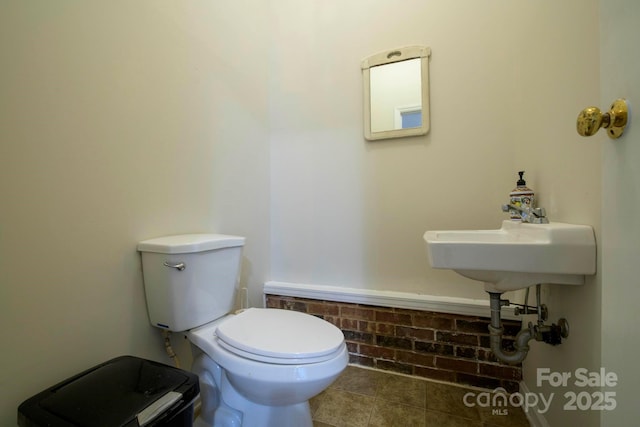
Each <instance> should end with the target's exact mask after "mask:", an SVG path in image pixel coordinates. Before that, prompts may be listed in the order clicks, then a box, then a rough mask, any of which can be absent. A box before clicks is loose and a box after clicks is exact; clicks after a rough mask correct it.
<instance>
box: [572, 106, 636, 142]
mask: <svg viewBox="0 0 640 427" xmlns="http://www.w3.org/2000/svg"><path fill="white" fill-rule="evenodd" d="M628 119H629V107H628V106H627V101H626V100H625V99H617V100H615V101H614V102H613V104H611V109H610V110H609V111H608V112H605V113H603V112H602V111H601V110H600V109H599V108H598V107H587V108H585V109H584V110H582V111H581V112H580V114H578V120H577V122H576V129H577V131H578V133H579V134H580V135H582V136H591V135H595V133H596V132H598V129H600V128H601V127H603V128H605V129H607V135H609V138H611V139H616V138H620V136H622V134H623V132H624V128H625V127H626V126H627V122H628Z"/></svg>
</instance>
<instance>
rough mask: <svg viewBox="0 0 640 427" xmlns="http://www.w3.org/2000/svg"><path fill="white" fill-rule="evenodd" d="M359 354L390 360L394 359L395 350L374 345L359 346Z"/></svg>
mask: <svg viewBox="0 0 640 427" xmlns="http://www.w3.org/2000/svg"><path fill="white" fill-rule="evenodd" d="M360 354H362V355H364V356H371V357H374V358H382V359H390V360H393V359H394V358H395V350H393V349H391V348H385V347H378V346H375V345H366V344H360Z"/></svg>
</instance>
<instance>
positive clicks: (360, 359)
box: [349, 354, 375, 368]
mask: <svg viewBox="0 0 640 427" xmlns="http://www.w3.org/2000/svg"><path fill="white" fill-rule="evenodd" d="M349 363H353V364H354V365H359V366H367V367H369V368H373V367H375V360H374V359H373V358H372V357H364V356H359V355H357V354H350V355H349Z"/></svg>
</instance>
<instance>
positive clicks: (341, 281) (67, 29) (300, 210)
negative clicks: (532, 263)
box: [0, 0, 600, 425]
mask: <svg viewBox="0 0 640 427" xmlns="http://www.w3.org/2000/svg"><path fill="white" fill-rule="evenodd" d="M263 3H264V2H260V1H254V2H251V8H249V7H248V6H247V5H246V4H238V5H234V4H233V3H231V2H225V3H224V5H222V4H221V2H200V1H197V2H189V3H185V4H183V3H180V4H178V3H175V2H171V1H142V2H133V3H132V2H125V1H120V2H110V3H109V4H108V5H106V4H105V3H104V2H73V1H70V0H67V1H59V2H55V4H53V3H39V4H38V5H37V6H36V5H34V4H33V3H26V2H18V1H13V2H10V3H6V4H5V5H3V6H2V10H1V13H0V35H1V37H0V47H1V51H2V53H3V55H2V61H3V62H2V69H3V72H2V76H1V77H0V90H1V91H0V93H2V98H1V101H0V120H1V122H0V124H1V126H0V137H1V140H2V144H1V145H0V159H1V160H0V162H2V165H1V166H2V167H1V168H0V171H1V172H0V174H2V175H1V176H2V179H1V180H0V188H1V190H2V191H1V194H2V195H3V203H2V205H0V206H1V207H0V227H1V228H0V233H1V234H0V245H1V246H0V249H1V253H0V279H1V284H2V286H1V287H0V304H1V310H0V313H1V314H0V319H1V320H2V322H3V324H4V325H8V327H7V329H6V331H7V332H8V336H5V338H4V340H3V342H4V343H5V344H6V346H3V353H2V361H3V363H2V364H0V393H1V395H0V405H2V406H0V424H2V425H5V424H6V425H10V424H11V423H12V420H13V419H14V417H15V407H16V405H17V403H18V402H20V401H21V400H22V399H24V398H25V397H27V396H29V395H30V394H32V393H35V392H36V391H38V390H39V389H41V388H43V387H44V386H47V385H49V384H51V383H52V382H54V381H57V380H60V379H63V378H64V377H66V376H68V375H70V374H72V373H75V372H77V371H78V370H79V369H82V368H85V367H88V366H90V365H92V364H95V363H98V362H101V361H103V360H105V359H106V358H108V357H112V356H116V355H119V354H125V353H130V354H136V355H140V356H144V357H151V358H156V359H159V360H165V359H164V358H163V355H162V353H161V347H160V342H159V337H158V334H157V331H156V330H155V329H153V328H151V327H150V326H149V325H148V321H147V318H146V313H145V311H144V310H145V307H144V296H143V291H142V277H141V270H140V264H139V258H138V255H137V253H136V252H135V244H136V242H137V241H139V240H141V239H145V238H149V237H153V236H157V235H162V234H169V233H181V232H192V231H209V230H213V231H218V232H225V233H235V234H241V235H245V236H247V237H248V243H247V247H246V251H245V255H246V256H245V258H246V259H245V265H244V270H243V279H242V280H243V283H244V284H246V285H248V286H249V287H250V289H251V302H252V304H253V305H259V304H260V283H262V282H264V281H265V280H268V279H272V280H279V281H290V282H297V283H312V284H317V285H325V284H326V285H333V286H346V287H353V288H367V289H376V290H394V291H402V292H409V293H412V292H413V293H422V294H425V293H426V294H434V295H446V296H458V297H469V298H485V293H484V292H483V291H482V287H481V286H479V285H478V284H475V283H473V282H471V281H468V280H466V279H463V278H462V277H459V276H457V275H456V274H455V273H452V272H448V271H437V270H433V269H430V268H429V267H428V265H427V260H426V255H425V249H424V244H423V241H422V234H423V233H424V231H425V230H427V229H444V228H493V227H498V226H499V223H500V221H501V220H502V219H503V218H504V215H503V214H502V213H501V212H500V210H499V206H500V204H501V203H503V202H504V201H505V199H506V195H507V193H508V192H509V191H510V190H511V189H512V187H513V185H514V183H515V178H516V174H515V172H516V171H517V170H520V169H525V170H527V176H528V179H529V181H528V182H529V184H531V186H532V187H533V188H534V189H536V190H537V191H538V193H539V194H540V197H541V203H542V205H544V206H545V207H547V208H548V210H549V213H550V216H551V218H552V219H553V220H561V221H573V222H578V223H588V224H593V225H594V226H596V228H598V223H599V217H598V209H599V200H600V188H599V184H598V183H599V176H600V175H599V174H600V172H599V167H598V165H599V157H598V156H599V154H598V153H599V151H598V150H599V148H598V146H597V144H593V143H590V144H586V143H585V144H580V143H581V142H582V141H579V139H578V137H577V136H576V135H575V133H574V130H573V126H574V124H573V123H574V122H573V121H574V119H575V115H576V114H577V112H578V111H579V110H580V109H581V108H583V107H584V106H586V105H588V104H591V103H597V102H598V101H599V99H598V95H599V90H598V88H597V87H596V86H593V85H591V82H592V81H593V80H594V79H596V80H597V79H598V71H597V60H598V56H597V50H596V53H595V54H594V52H593V50H590V48H592V46H593V44H594V43H597V32H595V33H594V28H596V27H597V0H589V1H587V2H585V1H584V0H572V1H567V2H561V3H558V2H551V1H542V2H527V1H518V2H514V1H506V0H491V1H485V2H478V1H476V0H460V1H457V2H450V1H446V0H438V1H434V2H423V1H418V0H412V1H407V2H406V4H405V6H406V9H405V8H404V7H403V8H402V9H399V8H397V7H394V8H393V10H392V11H390V6H389V3H388V2H387V1H370V0H368V1H364V0H362V1H350V2H324V1H323V2H318V1H313V0H306V1H300V0H272V1H271V2H270V3H268V4H266V5H265V4H263ZM248 10H251V13H249V12H248ZM405 10H406V11H405ZM576 11H577V12H576ZM576 13H579V17H576V15H575V14H576ZM454 34H455V37H453V36H452V35H454ZM410 44H424V45H427V46H430V47H431V48H432V56H431V59H430V71H431V121H432V127H431V131H430V133H429V134H428V135H427V136H426V137H421V138H409V139H402V140H395V141H393V140H392V141H379V142H366V141H365V140H364V138H363V135H362V114H363V112H362V105H361V102H362V96H361V75H360V61H361V59H362V58H364V57H366V56H369V55H370V54H372V53H375V52H379V51H382V50H385V49H389V48H394V47H398V46H404V45H410ZM568 52H571V55H568V54H567V53H568ZM594 64H596V68H593V66H594ZM576 188H577V190H576ZM597 283H598V279H596V280H594V281H592V282H591V283H590V284H588V285H587V286H585V287H582V288H576V289H571V290H559V291H557V293H558V295H559V296H558V298H557V299H555V300H550V301H548V303H549V305H550V308H551V310H552V316H554V320H555V318H556V317H557V316H559V315H566V316H567V317H569V320H570V321H571V322H572V324H578V325H581V324H582V323H583V322H585V323H584V324H585V326H586V327H587V328H589V329H586V330H583V331H579V329H580V328H578V331H577V332H574V333H575V334H576V335H575V336H577V337H578V338H576V339H575V340H574V339H572V340H571V341H567V344H566V346H565V345H563V347H562V348H561V350H560V351H561V352H563V353H562V354H563V357H567V358H568V359H569V360H577V361H578V362H581V359H580V357H581V356H580V355H582V354H587V353H589V354H590V353H597V354H599V351H600V346H599V341H598V340H597V339H593V340H592V339H590V338H589V337H588V334H587V331H588V330H591V329H592V328H593V327H594V326H597V325H598V322H599V320H598V319H599V317H598V316H599V314H596V315H595V317H592V316H593V314H591V313H587V312H582V311H581V308H580V307H581V305H576V306H575V307H572V306H571V304H570V302H572V301H578V302H584V304H585V306H586V307H590V308H596V310H597V306H598V304H599V301H600V300H599V298H600V297H599V290H598V289H599V288H598V286H599V285H598V284H597ZM551 292H555V291H551ZM534 345H536V344H534ZM548 351H549V350H547V349H543V350H541V351H538V353H536V354H535V355H533V356H532V357H531V358H530V359H529V360H528V362H527V363H528V364H530V366H532V367H534V366H536V364H540V363H545V364H548V363H552V358H553V353H549V354H547V353H545V352H548ZM554 351H555V350H554ZM596 359H597V356H593V357H591V358H590V359H589V360H587V362H588V363H590V364H598V363H599V361H597V360H596ZM553 363H555V362H553ZM576 363H577V362H576ZM552 366H555V365H552ZM596 415H597V414H596ZM587 416H589V415H587ZM587 421H588V420H587ZM552 425H554V424H552Z"/></svg>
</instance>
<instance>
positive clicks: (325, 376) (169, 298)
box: [138, 234, 348, 427]
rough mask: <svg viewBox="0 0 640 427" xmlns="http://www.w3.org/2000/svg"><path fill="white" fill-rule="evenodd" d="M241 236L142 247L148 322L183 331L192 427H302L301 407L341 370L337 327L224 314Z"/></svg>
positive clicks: (305, 417)
mask: <svg viewBox="0 0 640 427" xmlns="http://www.w3.org/2000/svg"><path fill="white" fill-rule="evenodd" d="M243 245H244V237H237V236H227V235H221V234H186V235H178V236H167V237H160V238H156V239H151V240H145V241H143V242H140V243H139V244H138V251H140V252H141V253H142V266H143V275H144V287H145V293H146V298H147V310H148V312H149V319H150V321H151V324H152V325H154V326H156V327H158V328H162V329H167V330H171V331H175V332H181V331H187V332H186V335H187V337H188V338H189V340H190V341H191V343H192V348H193V349H194V361H193V366H192V371H193V372H194V373H196V374H197V375H198V376H199V377H200V394H201V399H202V408H201V414H200V417H199V418H198V420H197V421H196V426H203V427H204V426H207V427H211V426H215V427H240V426H245V427H246V426H249V427H312V422H311V412H310V409H309V402H308V401H309V399H310V398H311V397H313V396H315V395H317V394H318V393H320V392H322V391H323V390H324V389H325V388H327V387H328V386H329V385H330V384H331V383H332V382H333V381H334V380H335V379H336V378H337V377H338V375H339V374H340V373H341V372H342V370H343V369H344V368H345V367H346V365H347V362H348V353H347V348H346V345H345V343H344V336H343V334H342V331H340V329H338V328H336V327H335V326H334V325H332V324H330V323H328V322H326V321H324V320H322V319H319V318H317V317H314V316H311V315H308V314H303V313H299V312H294V311H288V310H279V309H262V308H250V309H247V310H244V311H242V312H240V313H239V314H230V312H231V311H232V310H233V307H234V301H235V290H236V283H237V278H238V272H239V269H240V260H241V256H242V247H243Z"/></svg>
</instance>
